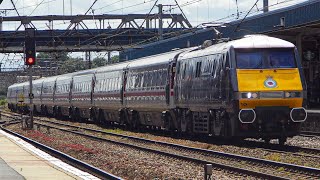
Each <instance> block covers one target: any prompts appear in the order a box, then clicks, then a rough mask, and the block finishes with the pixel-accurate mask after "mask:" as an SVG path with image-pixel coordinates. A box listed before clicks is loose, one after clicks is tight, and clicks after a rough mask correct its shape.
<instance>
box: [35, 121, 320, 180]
mask: <svg viewBox="0 0 320 180" xmlns="http://www.w3.org/2000/svg"><path fill="white" fill-rule="evenodd" d="M35 119H36V120H37V122H36V123H35V124H36V126H44V127H48V128H54V129H57V130H61V131H64V132H69V133H73V134H77V135H81V136H85V137H88V138H91V139H95V140H99V141H105V142H109V143H116V144H120V145H122V146H127V147H131V148H136V149H140V150H143V151H148V152H152V153H157V154H162V155H165V156H169V157H174V158H178V159H182V160H187V161H192V162H196V163H200V164H213V166H214V167H216V168H218V169H223V170H228V171H231V172H237V173H240V174H246V175H250V176H254V177H259V178H267V179H269V178H272V179H292V178H297V179H299V178H300V179H305V178H313V179H316V178H320V170H319V169H316V168H310V167H304V166H298V165H293V164H287V163H280V162H275V161H268V160H264V159H258V158H252V157H246V156H240V155H235V154H229V153H222V152H217V151H211V150H206V149H199V148H192V147H187V146H182V145H178V144H172V143H166V142H159V141H153V140H149V139H143V138H137V137H133V136H126V135H121V134H116V133H110V132H104V131H101V130H96V129H90V128H83V127H78V126H74V125H69V124H65V123H60V122H53V121H48V120H44V119H41V118H35ZM38 121H39V122H38ZM49 124H51V125H49ZM59 126H60V127H59ZM61 126H63V128H61ZM97 134H99V135H98V136H97ZM111 137H113V138H111ZM274 151H276V150H274ZM314 151H316V150H314ZM317 153H319V154H320V150H318V152H317Z"/></svg>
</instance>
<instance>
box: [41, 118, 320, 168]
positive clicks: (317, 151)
mask: <svg viewBox="0 0 320 180" xmlns="http://www.w3.org/2000/svg"><path fill="white" fill-rule="evenodd" d="M36 119H38V120H39V121H43V122H48V123H51V124H56V125H63V126H67V127H70V128H77V129H83V130H87V131H92V132H97V133H103V134H106V135H112V136H117V137H122V138H128V139H133V140H138V141H144V142H148V143H154V144H160V145H166V146H174V147H177V148H185V149H188V148H189V149H188V150H193V151H201V152H205V153H216V154H218V155H219V153H222V152H218V151H213V150H206V149H199V148H192V147H189V146H183V145H178V144H173V143H167V142H163V141H154V140H150V139H145V138H139V137H134V136H128V135H122V134H117V133H112V132H105V131H101V130H97V129H91V128H85V127H79V126H74V125H70V124H65V123H59V122H53V121H49V120H44V119H41V118H36ZM244 146H247V147H248V146H249V147H254V148H261V149H265V150H273V151H279V152H281V151H282V152H283V153H288V151H289V152H292V153H296V152H297V151H303V152H306V153H311V154H317V155H318V156H320V149H315V148H304V147H296V146H289V145H287V146H280V145H278V144H268V145H266V144H265V143H260V142H252V141H251V142H250V143H246V144H245V145H244ZM266 146H267V147H266ZM270 146H271V147H270ZM223 154H228V153H223ZM228 156H229V157H231V158H234V157H237V156H239V157H243V156H240V155H236V154H229V155H228ZM308 156H310V155H308ZM244 158H252V160H253V161H257V162H259V161H260V160H263V159H258V158H253V157H244ZM263 161H268V160H263ZM260 162H261V161H260ZM274 163H277V162H276V161H270V160H269V164H270V165H275V164H274ZM290 165H291V164H289V166H290ZM292 165H293V164H292ZM302 167H304V166H302ZM299 168H300V166H298V165H297V169H299Z"/></svg>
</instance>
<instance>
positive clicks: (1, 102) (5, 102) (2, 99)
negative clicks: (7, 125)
mask: <svg viewBox="0 0 320 180" xmlns="http://www.w3.org/2000/svg"><path fill="white" fill-rule="evenodd" d="M6 104H7V99H5V98H1V99H0V106H5V105H6Z"/></svg>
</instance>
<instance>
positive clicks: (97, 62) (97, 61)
mask: <svg viewBox="0 0 320 180" xmlns="http://www.w3.org/2000/svg"><path fill="white" fill-rule="evenodd" d="M106 62H107V60H106V59H105V58H103V57H96V58H94V59H93V60H92V67H93V68H96V67H101V66H105V65H106Z"/></svg>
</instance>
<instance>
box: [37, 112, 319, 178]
mask: <svg viewBox="0 0 320 180" xmlns="http://www.w3.org/2000/svg"><path fill="white" fill-rule="evenodd" d="M42 119H47V118H42ZM50 120H51V121H55V122H60V123H67V124H71V125H77V126H80V127H87V128H88V127H89V128H94V129H100V130H104V131H107V132H116V133H120V134H126V135H131V136H137V137H142V138H149V139H153V140H158V141H165V142H170V143H176V144H182V145H186V146H192V147H197V148H203V149H212V150H215V151H222V152H229V153H236V154H242V155H249V156H253V157H257V158H265V159H270V160H275V161H282V162H288V163H296V164H300V165H305V166H313V167H319V157H318V158H317V157H308V156H306V157H301V154H300V155H294V154H290V153H281V152H276V151H268V150H263V149H259V148H256V149H252V148H244V147H237V146H233V145H215V144H208V143H202V142H197V141H190V140H183V139H174V138H170V137H163V136H155V135H152V134H148V133H134V132H130V131H124V130H120V129H115V130H110V129H109V130H106V129H103V128H100V127H98V126H96V125H94V124H83V123H74V122H66V121H56V120H55V119H52V118H51V119H50ZM95 135H96V134H95ZM100 136H101V137H107V138H108V139H112V138H114V140H119V138H117V137H112V136H106V135H100ZM120 140H121V141H123V142H128V141H130V140H128V139H121V138H120ZM290 140H291V139H289V142H290ZM133 143H137V142H133ZM139 145H141V146H143V145H144V144H143V143H142V144H139ZM148 146H149V145H148ZM154 148H158V149H159V148H163V150H168V148H166V147H161V146H158V145H155V146H154ZM169 151H175V149H169ZM184 153H185V155H190V152H184ZM204 158H206V160H208V158H207V157H204ZM213 160H217V158H216V157H213ZM218 162H223V163H226V164H227V163H228V160H224V159H219V158H218ZM229 163H230V162H229ZM235 163H238V166H243V165H244V164H245V163H244V162H235ZM232 164H234V163H232ZM256 169H259V167H257V168H256ZM179 170H180V168H179ZM273 171H274V170H273ZM282 171H283V172H282ZM202 172H203V167H202V166H201V167H200V171H199V176H198V177H200V178H203V173H202ZM217 172H218V174H221V178H230V175H226V174H225V173H222V172H221V171H217ZM111 173H113V172H111ZM270 173H272V170H271V171H270ZM276 173H278V174H281V175H283V176H285V175H286V172H285V170H284V169H281V168H280V169H277V172H276ZM116 175H118V174H116ZM173 177H175V176H173ZM176 177H177V176H176ZM178 177H179V176H178ZM231 177H232V178H233V177H234V176H231ZM240 177H242V178H243V176H240ZM298 177H299V176H295V177H291V178H294V179H295V178H298ZM302 177H303V176H300V177H299V178H302ZM189 178H190V177H189ZM193 178H195V177H193ZM219 179H220V178H219Z"/></svg>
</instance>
